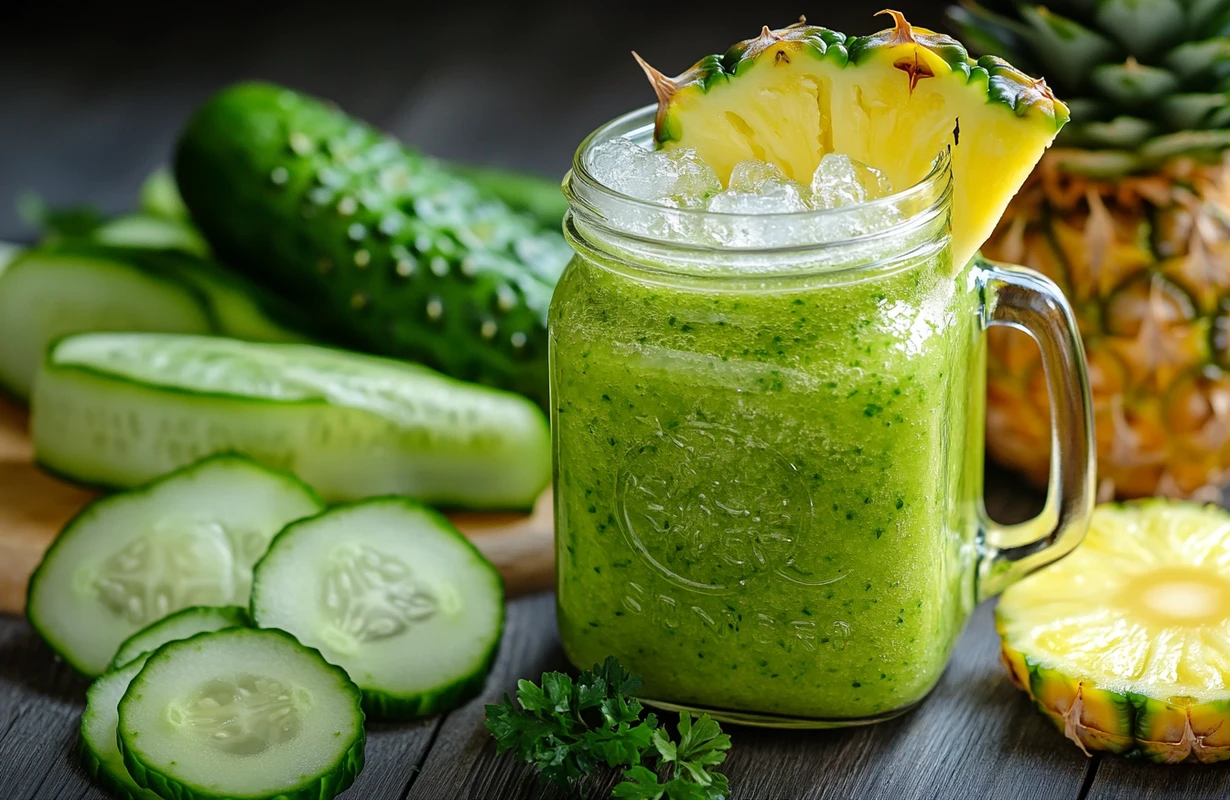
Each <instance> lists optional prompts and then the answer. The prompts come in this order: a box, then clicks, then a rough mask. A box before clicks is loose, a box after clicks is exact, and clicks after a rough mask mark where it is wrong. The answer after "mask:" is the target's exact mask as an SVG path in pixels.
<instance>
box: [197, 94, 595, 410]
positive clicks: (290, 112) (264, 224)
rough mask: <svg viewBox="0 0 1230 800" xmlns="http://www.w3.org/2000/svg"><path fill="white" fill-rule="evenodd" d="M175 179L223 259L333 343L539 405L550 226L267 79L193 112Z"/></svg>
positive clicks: (552, 272)
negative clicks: (322, 328)
mask: <svg viewBox="0 0 1230 800" xmlns="http://www.w3.org/2000/svg"><path fill="white" fill-rule="evenodd" d="M175 176H176V180H177V182H178V184H179V190H180V193H181V194H182V196H183V199H184V202H185V204H186V205H187V207H188V210H189V211H190V212H191V214H192V218H193V220H194V221H195V222H196V224H197V225H198V226H199V227H200V229H201V231H202V232H203V233H204V234H205V237H206V238H207V239H208V241H209V243H210V245H211V246H212V247H213V248H214V251H215V252H216V253H217V254H218V256H219V257H220V258H221V259H222V260H223V261H225V262H227V263H229V264H231V265H232V266H234V267H235V268H237V269H240V270H242V271H245V272H247V273H248V274H250V275H251V276H252V277H254V278H256V279H258V280H259V281H261V282H263V283H264V284H266V285H267V286H268V287H269V288H271V289H274V290H275V291H277V292H279V293H281V294H283V295H285V296H287V297H288V298H290V299H291V300H293V301H294V302H296V303H298V304H299V305H300V306H301V307H302V308H303V309H304V310H306V311H309V312H310V313H313V314H316V315H318V316H319V317H320V320H321V322H323V323H325V324H327V325H329V326H330V327H331V328H332V329H333V330H334V331H335V332H336V333H337V334H338V337H339V338H340V339H341V341H342V342H343V343H345V344H347V345H348V346H350V347H353V348H355V349H360V350H366V351H368V352H373V353H378V354H381V355H388V356H394V357H399V358H405V359H409V360H413V361H419V362H422V363H425V364H428V365H430V366H433V367H435V368H436V369H439V370H440V371H442V372H445V373H446V374H449V375H452V376H454V377H457V378H461V379H464V380H471V381H477V382H480V383H485V384H488V385H493V386H498V387H501V388H504V389H509V390H512V391H516V392H519V393H521V394H524V395H526V396H528V397H531V398H533V399H534V400H536V401H538V402H539V403H540V404H543V405H545V404H546V402H547V334H546V313H547V305H548V303H549V302H550V299H551V292H552V291H553V289H554V286H555V282H556V280H558V278H559V275H560V273H561V272H562V271H563V268H564V265H565V264H566V263H567V261H568V259H569V258H570V256H571V253H570V250H569V248H568V246H567V244H566V243H565V242H564V239H563V236H562V235H561V234H560V233H559V232H558V231H551V230H544V229H543V228H542V227H541V226H540V225H539V224H538V223H537V222H536V221H535V220H534V219H533V218H532V217H530V216H529V215H524V214H520V213H517V212H515V211H513V210H512V209H510V208H509V207H508V206H507V205H506V204H505V203H503V202H502V201H500V200H499V199H497V198H495V197H494V196H492V195H491V194H489V193H487V192H484V191H482V190H480V189H479V188H477V187H475V186H474V185H473V184H472V183H471V182H470V181H468V180H466V179H464V178H462V177H459V176H457V175H455V174H454V173H453V172H451V171H450V170H448V169H447V168H445V167H444V166H442V165H440V164H438V163H437V162H435V161H433V160H431V159H428V158H426V157H424V156H422V155H421V154H418V153H416V152H414V151H412V150H409V149H407V148H405V147H403V146H402V145H401V144H400V143H399V142H397V141H396V140H394V139H392V138H390V137H388V136H386V135H384V134H382V133H380V132H378V131H376V130H375V129H373V128H371V127H369V126H367V125H365V124H363V123H361V122H359V121H357V120H355V119H353V118H351V117H349V116H347V115H346V114H344V113H343V112H341V111H339V110H338V109H336V108H335V107H333V106H330V105H327V104H325V103H323V102H321V101H319V100H316V99H313V98H310V97H307V96H305V95H302V94H299V93H297V92H294V91H291V90H289V89H286V88H283V87H280V86H275V85H271V84H266V83H245V84H240V85H237V86H233V87H231V88H228V89H225V90H223V91H221V92H220V93H218V94H216V95H214V96H213V97H212V98H210V99H209V100H207V101H206V102H205V104H204V105H203V106H202V107H201V108H200V109H198V110H197V112H196V113H195V115H194V116H193V117H192V119H191V120H190V122H189V123H188V126H187V128H186V129H185V130H184V132H183V134H182V136H181V138H180V141H179V145H178V148H177V151H176V154H175Z"/></svg>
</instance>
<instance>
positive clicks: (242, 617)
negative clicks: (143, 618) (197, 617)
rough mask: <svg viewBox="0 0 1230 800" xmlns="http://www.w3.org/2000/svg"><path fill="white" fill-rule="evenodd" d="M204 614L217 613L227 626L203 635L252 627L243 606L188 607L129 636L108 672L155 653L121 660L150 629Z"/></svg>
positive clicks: (146, 653) (146, 652)
mask: <svg viewBox="0 0 1230 800" xmlns="http://www.w3.org/2000/svg"><path fill="white" fill-rule="evenodd" d="M202 612H215V614H216V617H217V618H220V619H223V620H225V621H226V623H227V624H225V625H224V626H223V627H221V628H210V629H208V631H200V632H201V633H206V632H214V631H220V630H225V629H226V628H251V627H252V618H251V617H250V616H249V615H248V609H246V608H244V607H243V606H188V607H187V608H181V609H180V610H179V611H176V612H175V613H174V614H168V615H167V616H165V617H163V618H162V619H160V620H155V621H154V622H151V623H150V624H148V625H146V626H145V627H144V628H142V629H141V630H139V631H137V632H136V633H134V634H133V635H132V636H129V637H128V638H127V639H125V640H124V641H123V642H121V643H120V646H119V647H118V648H116V651H115V658H113V659H111V664H110V665H109V666H108V667H107V672H111V671H112V670H116V669H119V668H121V667H123V666H125V665H127V664H129V663H131V662H133V661H135V660H137V659H138V658H140V657H141V656H143V655H148V654H149V653H152V652H153V650H145V651H143V652H139V653H136V654H134V655H132V656H131V657H130V658H124V659H122V660H121V658H120V654H121V653H123V652H124V650H125V649H126V648H128V647H130V646H131V644H132V643H133V642H134V641H135V640H136V639H137V638H138V637H141V636H144V635H145V634H146V632H147V631H149V629H150V628H153V627H155V626H158V625H164V624H168V623H170V622H171V621H172V620H175V619H179V618H181V617H187V616H190V615H193V614H200V613H202ZM185 638H186V637H185ZM172 641H176V640H172ZM154 649H157V648H154Z"/></svg>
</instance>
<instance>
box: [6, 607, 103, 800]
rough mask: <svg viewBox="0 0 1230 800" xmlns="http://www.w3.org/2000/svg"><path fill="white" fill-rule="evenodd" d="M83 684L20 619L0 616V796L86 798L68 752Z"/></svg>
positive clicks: (85, 788)
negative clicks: (0, 788) (0, 789)
mask: <svg viewBox="0 0 1230 800" xmlns="http://www.w3.org/2000/svg"><path fill="white" fill-rule="evenodd" d="M86 686H87V683H86V681H84V680H83V679H81V678H80V677H78V676H77V675H76V674H75V673H74V672H73V671H72V670H71V669H70V668H69V667H68V666H67V665H66V664H65V663H64V662H62V661H59V660H58V659H56V658H55V657H54V656H53V655H52V653H51V651H50V650H48V649H47V647H46V645H44V644H43V643H42V641H41V640H39V638H38V637H37V636H36V635H35V633H34V631H33V630H31V629H30V627H29V626H28V625H27V624H26V623H25V621H24V620H14V619H11V618H8V617H0V787H2V789H3V791H2V792H0V795H2V796H3V797H5V798H14V800H16V798H22V800H24V799H25V798H47V799H48V800H50V798H75V797H82V796H91V793H90V791H89V790H90V785H89V781H88V779H87V778H86V775H85V773H84V771H82V769H81V767H80V766H79V762H78V760H77V758H76V756H75V751H74V748H75V747H76V743H77V726H78V724H79V718H80V715H81V709H82V708H83V707H84V698H85V689H86ZM94 796H99V795H97V793H96V792H95V793H94Z"/></svg>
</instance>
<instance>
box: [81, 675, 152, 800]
mask: <svg viewBox="0 0 1230 800" xmlns="http://www.w3.org/2000/svg"><path fill="white" fill-rule="evenodd" d="M145 658H146V657H145V656H140V657H138V658H137V659H136V660H134V661H131V662H129V663H128V664H127V665H125V666H124V667H121V668H120V669H117V670H113V671H111V672H108V673H107V674H106V675H103V676H102V677H101V678H99V679H98V680H96V681H94V682H93V683H92V684H90V689H89V691H87V692H86V693H85V711H84V712H83V713H82V714H81V756H82V760H83V761H84V762H85V771H86V772H87V773H89V776H90V777H91V778H93V779H94V780H96V781H98V783H100V784H102V785H103V787H105V788H106V789H107V791H109V792H111V793H112V794H114V795H115V796H117V797H120V798H123V800H160V798H159V797H158V795H156V794H154V793H153V792H151V791H150V790H149V789H142V788H141V787H140V786H138V785H137V784H136V781H134V780H133V779H132V776H131V775H129V774H128V768H127V767H125V766H124V756H123V755H121V754H120V748H119V744H117V742H116V736H115V732H116V728H117V726H118V725H119V721H120V711H119V705H120V698H122V697H123V696H124V692H126V691H127V690H128V685H129V684H130V683H132V679H133V678H135V677H137V673H138V672H140V671H141V667H143V666H145Z"/></svg>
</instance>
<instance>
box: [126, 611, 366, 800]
mask: <svg viewBox="0 0 1230 800" xmlns="http://www.w3.org/2000/svg"><path fill="white" fill-rule="evenodd" d="M261 630H262V632H266V633H272V634H277V635H279V636H282V637H284V638H286V639H288V640H289V641H291V642H294V644H295V645H296V646H297V647H300V648H302V649H303V650H306V651H308V652H309V653H312V654H314V655H315V656H316V657H317V658H319V659H320V662H321V664H323V665H324V666H325V667H326V668H327V669H329V670H330V671H332V672H335V673H337V674H338V675H340V676H341V678H342V680H341V681H340V682H339V686H340V687H341V688H343V689H344V690H345V691H347V692H348V693H349V694H351V695H352V696H353V697H354V699H355V702H356V705H357V706H358V708H359V711H358V713H359V727H358V735H357V736H356V737H355V740H354V742H352V743H351V745H350V748H349V749H348V750H347V751H346V752H345V753H343V754H342V755H341V756H340V757H339V758H338V760H337V761H336V762H335V763H334V764H331V765H329V766H328V767H326V768H324V769H323V770H321V771H320V773H318V774H317V775H315V776H311V777H308V779H307V780H306V781H304V782H303V783H301V784H299V785H298V786H294V787H291V788H289V789H285V790H283V791H281V792H279V793H278V794H271V795H261V796H259V797H260V800H266V799H267V800H331V799H332V798H334V797H336V796H337V795H339V794H341V793H342V792H344V791H346V790H347V789H348V788H350V785H351V784H352V783H354V781H355V778H357V777H359V773H360V772H362V771H363V764H364V749H365V747H366V744H367V730H366V728H365V727H364V722H365V719H366V718H365V716H364V713H363V710H362V705H361V700H362V694H361V693H360V691H359V687H357V686H355V685H354V682H353V681H351V680H350V676H349V675H347V674H346V671H345V670H344V669H342V668H341V667H337V666H334V665H333V664H330V663H329V662H328V661H326V660H325V658H324V656H322V655H321V654H320V651H319V650H317V649H315V648H313V647H308V646H307V645H305V644H302V643H301V642H300V641H299V640H298V639H296V638H295V637H294V636H292V635H290V634H289V633H287V632H286V631H283V630H278V629H277V628H262V629H261ZM216 633H217V631H211V632H206V633H198V634H197V635H196V636H190V637H188V638H187V639H180V640H177V641H174V642H167V643H166V644H164V645H163V646H162V647H159V648H158V649H157V650H155V651H154V652H153V653H151V654H150V656H149V660H147V661H146V662H145V663H146V664H149V663H150V661H153V660H154V659H156V658H158V657H159V656H161V655H164V654H165V652H166V651H167V649H168V648H174V647H177V646H179V645H183V644H184V643H186V642H192V641H195V640H197V639H200V638H203V637H208V636H213V635H215V634H216ZM138 680H140V675H138V676H137V678H135V679H134V680H133V684H135V683H137V681H138ZM130 690H131V684H130ZM127 698H128V692H125V693H124V699H125V700H126V699H127ZM123 702H124V700H121V701H120V703H121V705H122V704H123ZM116 743H117V744H118V745H119V748H120V753H121V754H122V755H123V756H124V766H125V767H127V768H128V774H129V775H131V776H132V779H133V781H134V782H135V783H136V784H137V785H138V786H141V787H143V788H145V789H149V790H150V791H152V792H154V793H155V794H157V795H158V796H159V797H161V798H163V800H257V796H256V795H247V796H245V797H243V798H220V797H218V796H216V795H211V794H209V793H208V792H197V791H194V790H193V789H192V787H190V786H185V785H183V784H181V783H179V782H178V781H176V780H175V779H174V778H172V777H170V776H169V775H166V774H164V773H162V772H159V771H158V770H156V769H154V768H152V767H150V766H147V765H146V764H144V763H143V762H142V761H141V758H140V756H139V755H137V753H136V751H135V750H134V748H133V747H132V745H131V744H130V743H129V742H127V741H125V739H124V737H123V735H121V734H120V732H119V731H117V732H116ZM136 800H141V799H140V798H137V799H136Z"/></svg>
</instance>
